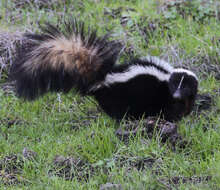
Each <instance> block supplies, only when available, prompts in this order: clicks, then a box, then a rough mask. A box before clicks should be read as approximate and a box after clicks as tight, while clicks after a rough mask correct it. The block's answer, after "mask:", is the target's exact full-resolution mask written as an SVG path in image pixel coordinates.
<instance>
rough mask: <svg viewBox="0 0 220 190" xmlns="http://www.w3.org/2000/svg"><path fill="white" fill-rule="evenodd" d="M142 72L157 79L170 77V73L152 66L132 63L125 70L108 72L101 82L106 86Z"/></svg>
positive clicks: (165, 79)
mask: <svg viewBox="0 0 220 190" xmlns="http://www.w3.org/2000/svg"><path fill="white" fill-rule="evenodd" d="M144 74H147V75H150V76H154V77H156V78H157V79H158V80H159V81H168V80H169V78H170V74H166V73H164V72H161V71H160V70H158V69H157V68H155V67H153V66H142V65H132V66H130V67H129V68H128V69H127V70H126V71H125V72H122V73H111V74H108V75H107V76H106V78H105V81H104V83H103V84H104V85H106V86H108V85H110V84H114V83H124V82H127V81H129V80H130V79H132V78H135V77H136V76H138V75H144Z"/></svg>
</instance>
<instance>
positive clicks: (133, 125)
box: [115, 117, 182, 145]
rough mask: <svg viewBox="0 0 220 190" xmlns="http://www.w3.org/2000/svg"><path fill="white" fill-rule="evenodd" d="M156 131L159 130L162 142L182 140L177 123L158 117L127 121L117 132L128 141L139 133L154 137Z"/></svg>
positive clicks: (174, 142)
mask: <svg viewBox="0 0 220 190" xmlns="http://www.w3.org/2000/svg"><path fill="white" fill-rule="evenodd" d="M154 132H157V133H158V134H159V136H160V137H161V140H162V142H166V141H167V140H169V141H170V142H171V143H172V145H175V144H177V143H179V141H180V140H182V138H181V136H180V135H179V134H178V133H177V125H176V124H174V123H171V122H168V121H165V120H162V119H161V120H158V118H157V117H148V118H147V119H145V120H143V121H141V122H140V121H126V123H125V125H124V126H123V127H120V128H119V129H117V130H116V132H115V134H116V136H118V138H119V139H121V140H122V141H124V142H125V143H127V142H128V141H129V139H130V138H131V137H132V136H136V135H137V134H138V133H140V134H141V136H147V137H149V138H152V136H153V134H154Z"/></svg>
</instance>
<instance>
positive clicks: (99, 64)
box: [10, 19, 121, 100]
mask: <svg viewBox="0 0 220 190" xmlns="http://www.w3.org/2000/svg"><path fill="white" fill-rule="evenodd" d="M41 30H42V33H40V34H30V33H29V34H25V38H26V39H27V40H28V43H25V44H23V45H22V46H20V47H18V50H17V55H16V57H15V61H14V64H13V65H12V68H11V71H10V76H11V79H12V80H15V83H16V90H17V93H18V95H19V96H21V97H23V98H25V99H29V100H31V99H35V98H37V97H38V96H41V95H43V94H45V93H46V92H49V91H63V92H68V91H69V90H70V89H71V88H75V89H76V90H78V92H79V93H81V94H82V95H86V94H87V93H88V91H89V89H90V88H91V87H92V86H93V85H94V84H95V83H97V82H99V81H101V80H104V78H105V76H106V74H107V73H108V72H110V70H111V69H112V67H113V65H114V64H115V62H116V60H117V57H118V54H119V52H120V49H121V45H120V43H118V42H116V41H110V40H109V39H108V37H109V35H108V34H107V35H105V36H103V37H98V36H97V34H96V30H92V29H90V28H88V30H86V31H85V27H84V23H83V22H77V21H76V20H75V19H73V20H72V21H69V22H65V24H64V29H63V30H62V29H61V28H60V27H56V26H54V25H51V24H49V23H48V24H46V25H45V26H44V27H43V28H41Z"/></svg>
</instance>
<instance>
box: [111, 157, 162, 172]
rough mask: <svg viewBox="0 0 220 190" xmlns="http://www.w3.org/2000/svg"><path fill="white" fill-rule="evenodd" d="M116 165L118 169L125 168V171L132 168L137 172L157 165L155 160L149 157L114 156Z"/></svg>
mask: <svg viewBox="0 0 220 190" xmlns="http://www.w3.org/2000/svg"><path fill="white" fill-rule="evenodd" d="M114 160H115V162H116V165H117V166H119V167H126V168H127V170H128V171H129V170H131V169H133V168H135V169H137V170H140V171H141V170H144V169H146V168H152V167H153V165H154V164H155V163H157V161H158V160H157V159H156V158H151V157H135V156H134V157H132V156H130V157H124V156H118V157H117V156H116V157H115V158H114Z"/></svg>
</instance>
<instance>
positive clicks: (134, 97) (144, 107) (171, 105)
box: [93, 60, 198, 121]
mask: <svg viewBox="0 0 220 190" xmlns="http://www.w3.org/2000/svg"><path fill="white" fill-rule="evenodd" d="M139 63H140V64H139ZM132 65H143V66H144V65H145V66H147V67H149V66H153V67H154V68H156V69H158V71H160V72H162V73H166V74H169V71H166V70H163V69H160V68H159V66H156V65H155V64H154V63H153V62H148V61H143V60H136V61H135V62H133V63H131V64H127V65H126V64H125V65H123V66H121V65H119V66H115V67H114V69H113V71H112V72H113V73H123V72H125V71H126V70H127V69H128V68H129V67H130V66H132ZM183 75H184V76H185V78H184V80H183V83H182V85H181V89H180V92H181V94H182V96H181V97H180V98H174V97H173V94H174V93H175V90H176V89H177V87H178V84H179V83H180V80H181V77H182V76H183ZM176 85H177V86H176ZM197 86H198V82H197V79H196V78H195V77H193V76H191V75H187V74H186V73H175V70H174V72H173V73H170V80H169V81H161V80H159V79H158V78H157V77H156V76H153V75H148V74H142V75H138V76H136V77H134V78H131V79H130V80H128V81H127V82H122V83H120V82H119V83H113V84H111V85H107V86H105V85H103V86H102V87H101V88H98V89H97V90H95V91H93V95H94V97H95V98H96V100H97V101H98V102H99V105H100V106H101V107H102V109H103V110H104V111H105V112H106V113H107V114H108V115H110V116H111V117H113V118H116V119H117V120H121V119H122V118H130V119H140V118H142V117H143V116H156V115H157V116H159V115H160V116H161V117H162V118H164V119H166V120H169V121H176V120H179V119H181V118H182V117H183V116H185V115H187V114H189V113H190V112H191V110H192V106H193V103H194V101H195V96H196V94H197Z"/></svg>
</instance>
